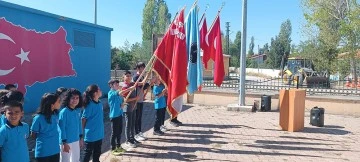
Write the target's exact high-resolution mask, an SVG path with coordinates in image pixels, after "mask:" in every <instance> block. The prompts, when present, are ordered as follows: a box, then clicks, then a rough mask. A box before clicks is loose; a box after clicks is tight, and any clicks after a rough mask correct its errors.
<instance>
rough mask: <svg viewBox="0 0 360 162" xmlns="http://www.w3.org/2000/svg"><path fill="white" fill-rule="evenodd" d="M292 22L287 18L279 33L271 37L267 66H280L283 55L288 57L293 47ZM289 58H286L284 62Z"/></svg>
mask: <svg viewBox="0 0 360 162" xmlns="http://www.w3.org/2000/svg"><path fill="white" fill-rule="evenodd" d="M291 31H292V29H291V22H290V20H289V19H288V20H286V21H285V22H283V23H282V24H281V27H280V32H279V35H277V36H275V38H271V43H270V49H269V55H268V58H267V59H266V64H268V65H267V66H269V67H271V68H280V65H281V61H282V58H283V56H284V55H285V58H288V56H289V54H290V47H291ZM286 61H287V60H284V64H285V63H286Z"/></svg>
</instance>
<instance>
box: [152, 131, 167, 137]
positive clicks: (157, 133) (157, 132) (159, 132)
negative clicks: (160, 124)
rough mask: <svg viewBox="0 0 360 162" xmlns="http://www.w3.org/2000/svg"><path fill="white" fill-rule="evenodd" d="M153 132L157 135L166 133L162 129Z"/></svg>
mask: <svg viewBox="0 0 360 162" xmlns="http://www.w3.org/2000/svg"><path fill="white" fill-rule="evenodd" d="M153 134H154V135H157V136H162V135H164V132H162V131H154V133H153Z"/></svg>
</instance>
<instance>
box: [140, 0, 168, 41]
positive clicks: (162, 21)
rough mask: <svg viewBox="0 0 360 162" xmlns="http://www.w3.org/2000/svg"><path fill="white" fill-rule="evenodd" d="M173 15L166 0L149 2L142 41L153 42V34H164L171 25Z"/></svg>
mask: <svg viewBox="0 0 360 162" xmlns="http://www.w3.org/2000/svg"><path fill="white" fill-rule="evenodd" d="M170 19H171V14H170V13H169V9H168V7H167V4H166V2H165V1H164V0H147V1H146V3H145V7H144V9H143V20H142V24H141V29H142V32H143V34H142V40H143V41H146V40H151V39H152V34H163V33H164V32H165V31H166V29H167V27H168V25H169V24H170Z"/></svg>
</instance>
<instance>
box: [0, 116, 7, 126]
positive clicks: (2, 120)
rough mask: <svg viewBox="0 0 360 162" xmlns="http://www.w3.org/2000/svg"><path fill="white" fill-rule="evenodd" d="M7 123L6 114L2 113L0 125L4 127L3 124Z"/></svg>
mask: <svg viewBox="0 0 360 162" xmlns="http://www.w3.org/2000/svg"><path fill="white" fill-rule="evenodd" d="M5 123H6V118H5V114H1V115H0V127H2V126H3V125H5Z"/></svg>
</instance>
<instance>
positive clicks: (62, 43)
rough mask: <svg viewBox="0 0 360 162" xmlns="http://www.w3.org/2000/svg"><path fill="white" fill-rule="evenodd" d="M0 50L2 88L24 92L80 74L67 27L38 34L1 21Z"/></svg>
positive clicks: (0, 82)
mask: <svg viewBox="0 0 360 162" xmlns="http://www.w3.org/2000/svg"><path fill="white" fill-rule="evenodd" d="M0 49H1V50H0V58H1V64H0V85H1V84H17V85H18V90H20V91H22V92H24V93H26V86H32V85H33V84H35V83H36V82H40V83H44V82H47V81H48V80H50V79H52V78H55V77H64V76H74V75H75V74H76V72H75V70H74V69H73V65H72V62H71V60H70V56H69V52H70V50H71V45H70V43H68V42H67V41H66V31H65V29H64V28H63V27H60V28H59V29H58V30H57V31H56V32H54V33H51V32H38V31H36V30H34V29H26V28H24V27H21V26H19V25H15V24H13V23H11V22H9V21H7V20H6V19H5V18H0Z"/></svg>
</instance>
